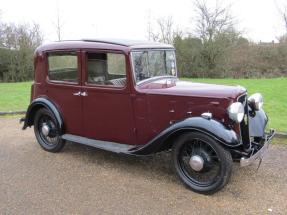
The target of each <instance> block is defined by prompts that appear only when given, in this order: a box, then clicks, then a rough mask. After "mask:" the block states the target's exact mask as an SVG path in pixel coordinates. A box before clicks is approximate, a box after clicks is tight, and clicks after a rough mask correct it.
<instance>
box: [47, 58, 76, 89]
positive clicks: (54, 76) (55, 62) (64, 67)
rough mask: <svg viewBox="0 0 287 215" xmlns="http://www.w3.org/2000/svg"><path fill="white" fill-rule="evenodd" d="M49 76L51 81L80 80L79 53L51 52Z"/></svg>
mask: <svg viewBox="0 0 287 215" xmlns="http://www.w3.org/2000/svg"><path fill="white" fill-rule="evenodd" d="M48 68H49V70H48V76H49V80H51V81H65V82H74V83H77V82H78V58H77V53H75V52H69V53H49V54H48Z"/></svg>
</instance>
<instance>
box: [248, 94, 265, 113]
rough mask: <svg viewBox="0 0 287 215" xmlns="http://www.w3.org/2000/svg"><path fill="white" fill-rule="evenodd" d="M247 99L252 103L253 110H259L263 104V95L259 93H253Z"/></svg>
mask: <svg viewBox="0 0 287 215" xmlns="http://www.w3.org/2000/svg"><path fill="white" fill-rule="evenodd" d="M248 101H249V102H250V103H251V104H253V106H254V108H255V110H260V109H261V108H262V106H263V97H262V95H261V94H260V93H255V94H253V95H251V96H250V97H249V98H248Z"/></svg>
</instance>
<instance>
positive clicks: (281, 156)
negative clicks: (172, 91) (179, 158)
mask: <svg viewBox="0 0 287 215" xmlns="http://www.w3.org/2000/svg"><path fill="white" fill-rule="evenodd" d="M283 141H285V143H286V142H287V141H286V140H283V139H281V140H280V139H277V140H276V142H279V143H283ZM169 156H170V155H169V154H167V153H162V154H159V155H155V156H152V157H149V158H147V157H143V158H137V157H129V156H124V155H117V154H113V153H109V152H105V151H101V150H97V149H93V148H90V147H86V146H83V145H79V144H75V143H69V144H67V145H66V147H65V148H64V150H63V152H61V153H57V154H53V153H48V152H45V151H43V150H42V149H41V148H40V146H39V145H38V144H37V143H36V140H35V138H34V133H33V130H32V129H28V130H26V131H22V130H21V129H20V125H19V123H18V120H17V119H15V118H14V119H7V118H0V214H287V144H286V145H283V144H275V145H272V146H270V150H269V153H268V154H267V156H266V157H265V159H264V160H263V163H262V166H261V168H260V169H259V171H258V172H256V167H257V166H256V164H254V165H252V166H249V167H246V168H239V167H238V164H236V165H234V171H233V175H232V177H231V181H230V182H229V184H228V185H227V186H226V187H225V188H224V189H223V190H221V191H220V192H218V193H216V194H214V195H212V196H204V195H200V194H196V193H194V192H192V191H189V190H188V189H187V188H186V187H185V186H183V184H182V183H181V182H180V181H179V179H178V178H177V176H176V175H175V174H174V173H173V170H172V167H171V163H170V161H169V160H170V157H169Z"/></svg>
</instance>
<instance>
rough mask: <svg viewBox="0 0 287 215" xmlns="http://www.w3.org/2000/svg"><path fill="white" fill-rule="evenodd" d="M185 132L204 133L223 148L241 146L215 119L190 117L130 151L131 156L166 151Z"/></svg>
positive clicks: (227, 129)
mask: <svg viewBox="0 0 287 215" xmlns="http://www.w3.org/2000/svg"><path fill="white" fill-rule="evenodd" d="M186 132H200V133H204V134H206V135H208V136H210V137H211V138H214V139H215V140H217V141H218V142H219V143H221V144H222V145H223V146H224V147H225V148H235V147H238V146H240V145H241V144H242V143H241V141H240V140H239V138H238V136H237V134H236V132H235V131H234V130H232V129H231V128H229V127H227V126H225V125H224V124H223V123H221V122H219V121H217V120H215V119H206V118H203V117H190V118H187V119H184V120H182V121H178V122H176V123H174V124H172V125H171V126H169V127H168V128H166V129H165V130H163V131H162V132H161V133H160V134H158V135H157V136H156V137H155V138H153V139H152V140H151V141H150V142H148V143H147V144H145V145H144V146H142V147H140V148H137V149H136V150H134V151H132V152H131V154H136V155H148V154H152V153H156V152H160V151H164V150H168V149H170V148H171V147H172V146H173V144H174V142H175V140H176V139H177V138H178V137H179V136H180V135H182V134H183V133H186Z"/></svg>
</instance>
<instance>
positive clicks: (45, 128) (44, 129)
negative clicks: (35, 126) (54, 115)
mask: <svg viewBox="0 0 287 215" xmlns="http://www.w3.org/2000/svg"><path fill="white" fill-rule="evenodd" d="M42 133H43V135H44V136H45V137H47V136H48V135H49V133H50V128H49V126H48V125H47V124H45V123H44V124H43V126H42Z"/></svg>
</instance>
